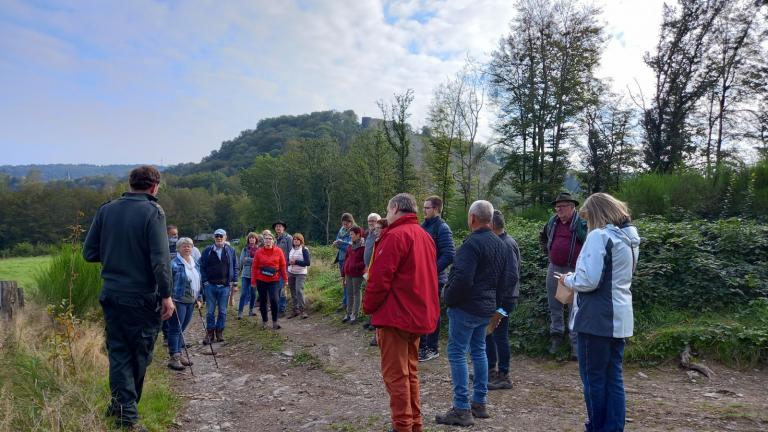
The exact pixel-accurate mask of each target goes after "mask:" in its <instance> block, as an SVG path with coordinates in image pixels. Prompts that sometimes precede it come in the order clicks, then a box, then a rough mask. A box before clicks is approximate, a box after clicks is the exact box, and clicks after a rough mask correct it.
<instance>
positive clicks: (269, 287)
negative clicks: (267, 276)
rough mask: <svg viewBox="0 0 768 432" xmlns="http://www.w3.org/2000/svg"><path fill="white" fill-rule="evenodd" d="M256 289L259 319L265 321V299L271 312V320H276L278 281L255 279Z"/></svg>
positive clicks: (278, 294) (278, 295)
mask: <svg viewBox="0 0 768 432" xmlns="http://www.w3.org/2000/svg"><path fill="white" fill-rule="evenodd" d="M256 290H257V291H258V292H259V312H261V320H262V321H263V322H267V300H269V308H270V309H271V312H272V322H273V323H275V322H277V301H278V299H279V297H280V292H279V291H280V283H279V282H278V281H274V282H264V281H260V280H257V281H256Z"/></svg>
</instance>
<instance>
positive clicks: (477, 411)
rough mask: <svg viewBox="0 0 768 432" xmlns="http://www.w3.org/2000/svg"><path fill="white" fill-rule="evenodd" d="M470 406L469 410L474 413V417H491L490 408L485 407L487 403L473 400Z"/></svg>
mask: <svg viewBox="0 0 768 432" xmlns="http://www.w3.org/2000/svg"><path fill="white" fill-rule="evenodd" d="M470 406H471V408H470V409H469V411H470V412H471V413H472V416H473V417H477V418H483V419H486V418H490V417H491V416H490V415H488V410H487V409H485V404H481V403H477V402H472V404H471V405H470Z"/></svg>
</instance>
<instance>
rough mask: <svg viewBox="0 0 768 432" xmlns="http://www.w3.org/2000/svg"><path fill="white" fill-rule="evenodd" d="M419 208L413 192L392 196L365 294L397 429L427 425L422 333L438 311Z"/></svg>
mask: <svg viewBox="0 0 768 432" xmlns="http://www.w3.org/2000/svg"><path fill="white" fill-rule="evenodd" d="M416 210H417V208H416V199H415V198H414V197H413V195H410V194H398V195H395V197H394V198H392V199H391V200H389V205H388V206H387V221H388V222H389V226H388V227H387V229H386V231H384V232H383V233H382V234H381V239H380V240H379V244H378V246H377V247H376V251H375V256H374V258H373V260H374V265H372V266H371V268H370V269H369V273H368V285H367V286H366V289H365V297H364V298H363V310H364V311H365V313H367V314H368V315H370V316H371V324H373V325H374V326H375V327H376V336H377V338H378V340H379V348H380V353H381V375H382V378H383V380H384V385H385V386H386V388H387V392H388V393H389V407H390V412H391V416H392V428H393V429H394V430H397V431H410V430H419V431H420V430H422V429H423V420H422V416H421V402H420V397H419V375H418V364H419V354H418V351H419V337H420V336H421V335H424V334H428V333H432V332H433V331H435V327H436V326H437V317H438V316H439V315H440V301H439V300H438V298H437V290H435V288H434V287H436V286H437V267H436V266H435V260H436V257H435V244H434V242H433V241H432V239H431V238H429V234H427V232H426V231H424V230H423V229H421V227H420V226H419V218H418V217H417V216H416Z"/></svg>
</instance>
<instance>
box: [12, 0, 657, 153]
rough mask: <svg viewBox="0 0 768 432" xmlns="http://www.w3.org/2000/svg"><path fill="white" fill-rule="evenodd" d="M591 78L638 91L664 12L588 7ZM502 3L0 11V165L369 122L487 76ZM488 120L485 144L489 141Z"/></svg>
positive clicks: (307, 1)
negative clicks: (278, 122) (446, 87)
mask: <svg viewBox="0 0 768 432" xmlns="http://www.w3.org/2000/svg"><path fill="white" fill-rule="evenodd" d="M594 4H596V5H598V6H600V7H602V9H603V15H602V17H601V20H602V21H603V22H604V23H605V31H606V35H607V36H608V37H609V39H608V41H607V44H606V49H605V52H604V55H603V58H602V63H601V66H600V69H599V70H598V75H599V76H601V77H609V78H611V79H612V80H613V86H614V89H615V90H616V91H619V92H626V89H627V88H628V86H630V87H631V88H632V89H633V90H637V89H643V91H645V92H646V94H647V92H648V91H649V90H650V89H652V87H653V77H652V75H651V73H650V70H649V69H648V68H647V67H646V66H645V64H644V63H643V61H642V57H643V54H644V53H645V52H646V51H652V50H653V49H654V46H655V44H656V41H657V39H658V31H659V25H660V22H661V9H662V4H663V1H661V0H595V1H594ZM514 14H515V11H514V2H513V1H512V0H393V1H379V0H317V1H312V0H283V1H271V0H270V1H266V0H228V1H223V2H222V1H213V0H211V1H205V0H185V1H177V0H166V1H158V0H154V1H153V0H131V1H91V0H77V1H43V0H28V1H17V0H0V165H20V164H31V163H41V164H42V163H92V164H118V163H119V164H122V163H153V164H163V165H169V164H176V163H182V162H199V161H200V159H201V158H202V157H204V156H206V155H208V154H209V153H210V152H211V151H212V150H215V149H218V148H219V146H220V145H221V142H222V141H225V140H228V139H232V138H235V137H237V136H238V135H239V133H240V132H241V131H243V130H246V129H254V128H255V127H256V125H257V123H258V121H259V120H260V119H262V118H268V117H276V116H279V115H285V114H290V115H299V114H305V113H309V112H313V111H323V110H329V109H334V110H339V111H343V110H347V109H352V110H354V111H355V112H356V113H357V115H358V116H360V117H362V116H372V117H380V116H381V115H380V112H379V109H378V107H377V105H376V101H378V100H384V101H389V100H391V99H392V97H393V94H394V93H402V92H404V91H405V90H406V89H408V88H412V89H413V90H414V92H415V100H414V103H413V106H412V110H411V112H412V117H411V119H410V121H411V123H412V125H414V126H415V127H416V128H420V127H421V126H422V125H424V124H425V120H426V113H427V109H428V106H429V103H430V99H431V95H432V92H433V90H434V88H435V87H436V86H438V85H439V84H440V83H441V82H444V81H446V80H447V79H449V78H450V77H451V76H453V75H454V74H455V73H456V72H457V71H458V70H459V69H460V68H461V67H462V65H463V64H464V61H465V59H466V57H467V56H471V57H473V58H475V59H476V60H477V61H481V62H482V61H485V60H487V59H488V58H489V56H490V54H491V53H492V51H493V50H494V49H495V48H496V46H497V44H498V41H499V39H500V38H501V37H502V36H504V35H505V34H508V32H509V22H510V21H511V19H512V18H513V17H514ZM493 117H494V114H493V110H492V107H489V109H488V110H486V111H485V113H484V116H483V121H482V130H481V133H480V135H481V138H482V139H485V140H489V139H491V138H492V129H491V122H492V120H493Z"/></svg>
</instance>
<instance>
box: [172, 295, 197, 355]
mask: <svg viewBox="0 0 768 432" xmlns="http://www.w3.org/2000/svg"><path fill="white" fill-rule="evenodd" d="M173 303H174V304H176V312H174V313H173V315H172V316H171V318H170V319H168V320H167V321H166V322H167V323H168V354H170V355H171V356H173V355H174V354H179V353H180V352H181V350H182V348H184V330H186V329H187V326H188V325H189V322H190V321H191V320H192V314H193V313H194V311H193V309H194V307H195V304H194V303H179V302H177V301H174V302H173Z"/></svg>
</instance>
